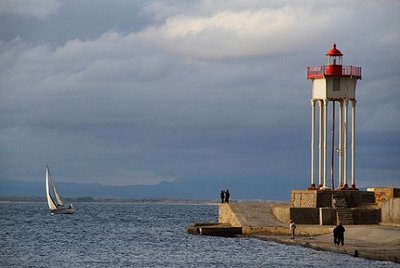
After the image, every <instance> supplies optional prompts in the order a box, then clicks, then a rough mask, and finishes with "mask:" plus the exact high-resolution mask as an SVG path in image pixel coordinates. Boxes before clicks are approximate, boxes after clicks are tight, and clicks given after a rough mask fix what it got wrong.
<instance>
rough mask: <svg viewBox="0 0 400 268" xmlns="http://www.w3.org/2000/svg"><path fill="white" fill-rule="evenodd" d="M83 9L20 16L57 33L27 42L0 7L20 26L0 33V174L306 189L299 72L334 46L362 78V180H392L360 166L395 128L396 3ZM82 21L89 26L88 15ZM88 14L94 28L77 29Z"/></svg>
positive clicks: (23, 30)
mask: <svg viewBox="0 0 400 268" xmlns="http://www.w3.org/2000/svg"><path fill="white" fill-rule="evenodd" d="M43 3H45V2H43ZM51 3H58V2H51ZM81 5H82V4H79V3H76V2H73V3H69V2H61V4H59V5H54V6H55V8H52V9H50V8H49V9H45V10H44V11H43V13H40V14H45V15H35V14H31V16H30V17H29V20H33V18H34V17H35V16H36V17H37V19H36V22H35V23H37V24H38V25H40V24H44V23H46V25H49V24H50V25H53V26H52V27H54V28H50V27H47V28H45V29H41V30H39V28H37V30H35V31H33V33H35V32H36V31H38V33H40V34H38V35H37V36H36V35H35V34H32V33H28V31H27V29H32V28H30V27H32V26H29V25H28V24H29V20H27V19H26V18H27V17H26V15H22V14H20V13H21V12H22V11H21V12H20V13H18V12H11V11H8V13H7V10H10V9H4V8H3V9H2V13H1V14H2V18H1V20H2V21H4V20H9V21H13V22H16V23H17V26H18V27H16V28H15V29H14V32H12V31H10V30H7V31H6V30H5V29H2V30H1V32H0V37H1V43H0V70H1V73H0V83H1V100H0V110H1V114H0V122H1V129H0V142H1V146H2V152H1V155H0V157H1V164H0V165H1V170H2V172H1V174H0V177H1V178H12V179H29V180H41V179H42V178H41V176H42V169H43V166H44V165H45V164H46V163H49V164H51V165H54V166H55V167H56V168H58V169H59V170H60V171H59V172H58V173H60V174H63V176H64V177H65V178H64V179H65V180H66V181H85V182H101V183H107V184H143V183H145V184H146V183H147V184H154V183H157V182H160V181H173V180H177V181H182V180H188V179H190V180H207V181H226V180H233V181H253V182H257V181H264V182H265V181H271V183H272V184H273V183H277V182H276V181H277V180H280V181H282V182H290V181H293V180H296V179H299V180H303V183H304V185H305V186H306V185H308V183H309V182H308V179H307V178H308V177H309V142H310V138H309V132H310V130H309V128H310V122H309V121H310V104H309V99H310V91H311V85H310V82H309V81H307V80H306V79H305V67H306V66H307V65H322V64H324V63H325V58H324V57H325V56H324V54H325V53H326V51H327V50H328V49H329V48H330V46H331V45H332V42H334V41H335V42H337V43H338V47H339V48H340V49H341V50H342V52H344V53H345V64H354V65H361V66H362V67H363V71H364V78H363V80H362V81H360V83H359V85H358V93H357V94H358V99H359V102H358V104H357V109H358V110H357V118H358V121H357V126H358V127H359V129H358V132H357V135H359V136H361V137H363V138H362V139H360V144H358V146H359V147H358V150H359V151H358V152H359V153H360V154H361V155H360V160H359V161H358V162H357V164H358V167H359V171H358V174H359V176H360V180H361V179H365V181H373V180H374V178H375V176H382V177H385V178H387V180H388V181H389V182H392V183H394V184H396V183H397V184H398V179H399V175H400V171H399V168H398V167H397V166H396V165H397V163H398V160H399V157H400V156H399V155H398V152H396V151H391V153H390V158H388V161H386V162H385V164H383V162H381V161H375V160H374V158H373V157H369V156H367V155H364V153H365V151H366V150H365V149H364V148H369V149H368V150H367V151H369V150H372V151H373V152H374V153H375V155H376V157H383V156H384V155H385V153H387V151H386V150H385V149H382V148H386V147H385V145H384V144H382V140H380V139H376V138H375V135H376V133H383V135H385V133H386V134H387V133H395V134H398V132H399V125H400V124H399V118H400V117H399V116H395V115H399V111H400V108H399V104H398V102H396V98H397V99H398V97H399V90H398V89H399V82H400V81H399V78H398V75H396V74H398V73H399V69H400V68H399V52H398V49H397V48H398V45H399V43H400V40H399V39H400V38H399V32H398V30H397V29H399V28H400V27H397V26H400V25H399V22H398V20H397V19H396V18H397V15H396V14H398V11H399V5H398V4H396V3H390V2H389V3H388V6H385V5H375V4H374V3H373V2H368V3H367V4H366V5H363V7H361V8H360V7H359V6H358V5H356V4H354V3H353V4H351V5H348V4H347V3H345V2H343V3H341V2H339V3H337V2H335V3H325V4H324V5H323V6H320V5H316V4H315V3H314V2H308V1H305V2H304V3H302V4H298V3H297V4H293V3H291V2H288V3H286V2H285V1H282V2H278V3H275V4H273V5H266V4H264V3H263V1H252V2H249V3H246V5H244V4H243V2H241V1H237V2H236V1H232V2H230V3H229V4H227V3H226V2H224V3H223V4H222V3H220V2H218V1H216V2H213V4H211V3H210V2H209V1H200V2H193V3H186V4H185V5H181V4H177V3H175V2H171V3H169V4H165V3H164V2H163V1H161V2H158V1H149V2H140V4H132V5H131V4H130V3H129V2H125V1H121V2H117V4H116V5H114V4H113V5H109V4H108V2H99V4H96V6H95V7H92V6H89V5H86V6H85V5H82V6H81ZM77 6H79V8H80V9H77ZM122 7H123V8H122ZM19 9H20V7H17V8H16V9H14V10H19ZM89 10H90V12H94V13H93V16H94V17H91V18H90V17H86V16H85V14H89V13H90V12H89ZM72 11H74V12H72ZM396 11H397V12H396ZM103 12H104V14H105V15H104V16H100V15H101V14H103ZM128 12H129V14H131V16H129V14H128ZM72 13H73V14H74V15H73V17H70V16H72ZM338 13H340V14H342V15H341V17H343V19H340V20H338V17H337V14H338ZM350 15H351V16H350ZM367 15H368V16H367ZM96 17H98V20H99V21H100V22H101V23H99V24H97V23H93V24H90V23H88V22H89V21H90V20H92V21H95V18H96ZM100 17H101V18H103V17H104V19H100ZM367 17H368V19H367ZM68 18H69V19H71V20H72V21H71V23H72V25H75V26H74V27H76V29H75V30H74V27H72V26H71V25H69V26H67V24H66V20H67V19H68ZM44 21H45V22H44ZM80 24H83V25H84V27H83V28H79V27H78V26H79V25H80ZM393 24H395V25H393ZM58 26H59V27H60V28H59V29H62V31H58V30H57V29H58ZM67 27H70V28H68V29H67ZM371 27H373V28H374V29H375V31H374V33H373V34H372V35H367V34H366V33H368V31H369V30H370V29H371ZM63 31H66V35H64V36H61V35H62V34H60V32H63ZM327 33H329V34H327ZM12 36H13V37H12ZM371 51H373V52H374V53H371V55H369V52H371ZM377 52H380V53H377ZM382 87H384V88H385V89H384V90H382V89H381V88H382ZM378 90H379V93H378V92H377V91H378ZM376 100H379V101H376ZM388 114H390V115H394V116H388ZM377 128H378V129H379V131H377ZM397 137H398V135H397V136H396V135H393V136H392V138H391V141H392V142H393V143H394V144H399V139H398V138H397ZM360 147H361V148H360ZM379 148H380V149H379ZM371 161H372V162H374V164H372V165H369V164H368V163H369V162H371ZM371 167H374V171H373V172H371Z"/></svg>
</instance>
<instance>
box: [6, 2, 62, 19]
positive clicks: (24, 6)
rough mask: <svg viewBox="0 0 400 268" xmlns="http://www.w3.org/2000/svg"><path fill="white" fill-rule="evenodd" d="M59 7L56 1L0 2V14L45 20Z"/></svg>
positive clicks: (59, 4)
mask: <svg viewBox="0 0 400 268" xmlns="http://www.w3.org/2000/svg"><path fill="white" fill-rule="evenodd" d="M60 7H61V3H60V2H59V1H58V0H24V1H20V0H1V1H0V14H3V15H16V16H21V17H27V18H38V19H45V18H47V17H48V16H50V15H53V14H55V13H56V12H57V10H58V9H59V8H60Z"/></svg>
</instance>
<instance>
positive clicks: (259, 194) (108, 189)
mask: <svg viewBox="0 0 400 268" xmlns="http://www.w3.org/2000/svg"><path fill="white" fill-rule="evenodd" d="M227 185H228V186H229V187H228V188H229V191H230V192H231V199H233V200H234V199H251V200H257V199H261V200H279V201H286V200H289V199H290V190H289V189H285V187H287V186H282V187H280V188H277V187H271V186H270V185H266V184H247V183H240V182H230V183H229V184H227ZM223 189H226V186H225V187H224V186H221V185H216V184H215V183H212V182H200V181H182V182H172V183H170V182H162V183H159V184H156V185H127V186H115V185H102V184H97V183H91V184H85V183H66V182H57V190H58V192H59V193H60V194H61V195H62V196H63V197H70V198H78V197H93V198H113V199H115V198H116V199H174V200H219V193H220V191H221V190H223ZM0 196H2V197H40V196H43V197H44V196H45V186H44V182H43V183H42V182H31V181H16V180H0Z"/></svg>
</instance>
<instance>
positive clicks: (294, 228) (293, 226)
mask: <svg viewBox="0 0 400 268" xmlns="http://www.w3.org/2000/svg"><path fill="white" fill-rule="evenodd" d="M289 230H290V238H291V239H294V235H295V232H296V224H295V223H294V221H293V220H290V224H289Z"/></svg>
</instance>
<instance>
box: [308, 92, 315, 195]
mask: <svg viewBox="0 0 400 268" xmlns="http://www.w3.org/2000/svg"><path fill="white" fill-rule="evenodd" d="M314 151H315V100H311V186H310V187H309V188H308V190H315V189H316V188H315V171H314V170H315V168H314V163H315V159H314Z"/></svg>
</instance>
